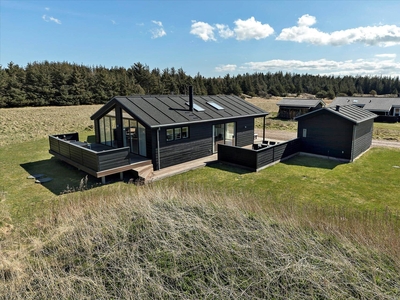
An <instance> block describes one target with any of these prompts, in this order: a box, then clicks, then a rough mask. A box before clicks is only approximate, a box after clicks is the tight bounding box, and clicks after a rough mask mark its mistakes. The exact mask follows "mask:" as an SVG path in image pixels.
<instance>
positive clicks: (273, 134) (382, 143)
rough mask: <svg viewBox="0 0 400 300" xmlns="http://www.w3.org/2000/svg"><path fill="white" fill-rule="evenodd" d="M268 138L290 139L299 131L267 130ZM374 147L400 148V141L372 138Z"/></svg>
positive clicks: (259, 135)
mask: <svg viewBox="0 0 400 300" xmlns="http://www.w3.org/2000/svg"><path fill="white" fill-rule="evenodd" d="M256 133H257V134H258V137H259V138H262V136H263V131H262V129H256ZM265 137H266V139H271V140H278V141H288V140H292V139H295V138H296V137H297V132H295V131H286V130H270V129H268V130H265ZM372 147H392V148H400V142H395V141H388V140H372Z"/></svg>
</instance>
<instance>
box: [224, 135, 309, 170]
mask: <svg viewBox="0 0 400 300" xmlns="http://www.w3.org/2000/svg"><path fill="white" fill-rule="evenodd" d="M300 150H301V143H300V139H294V140H291V141H287V142H284V143H281V144H278V145H274V146H270V147H266V148H261V149H259V150H253V149H248V148H239V147H231V146H228V145H219V146H218V160H220V161H224V162H228V163H232V164H236V165H240V166H243V167H246V168H248V169H250V170H252V171H257V170H259V169H261V168H263V167H265V166H267V165H269V164H272V163H274V162H277V161H281V160H282V159H285V158H287V157H289V156H291V155H294V154H297V153H298V152H300Z"/></svg>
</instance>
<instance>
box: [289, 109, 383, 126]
mask: <svg viewBox="0 0 400 300" xmlns="http://www.w3.org/2000/svg"><path fill="white" fill-rule="evenodd" d="M322 111H327V112H329V113H333V114H335V115H338V116H340V117H342V118H344V119H346V120H349V121H351V122H353V123H356V124H358V123H362V122H364V121H367V120H371V119H375V118H376V117H377V115H376V114H374V113H372V112H370V111H368V110H365V109H362V108H359V107H358V106H355V105H344V106H335V107H332V106H330V107H323V108H320V109H317V110H314V111H312V112H309V113H306V114H304V115H301V116H298V117H296V118H295V120H298V119H301V118H307V117H309V116H311V115H314V114H318V113H321V112H322Z"/></svg>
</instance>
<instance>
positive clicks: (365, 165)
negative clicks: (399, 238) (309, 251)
mask: <svg viewBox="0 0 400 300" xmlns="http://www.w3.org/2000/svg"><path fill="white" fill-rule="evenodd" d="M396 166H400V150H396V149H390V150H389V149H384V148H373V149H371V150H370V151H369V152H367V153H366V154H364V155H363V156H362V157H361V158H360V159H358V160H356V161H355V162H353V163H350V164H343V163H340V162H337V161H333V160H326V159H321V158H314V157H308V156H296V157H294V158H291V159H289V160H287V161H284V162H282V163H279V164H276V165H274V166H272V167H269V168H267V169H264V170H262V171H260V172H258V173H251V172H246V171H244V170H242V169H239V168H234V167H231V166H227V165H223V164H219V163H218V164H215V165H212V166H210V167H206V168H202V169H200V170H196V171H193V172H189V173H186V174H182V175H178V176H175V177H173V178H169V179H167V181H169V182H170V183H171V184H174V183H175V184H176V182H177V181H181V182H190V183H193V184H195V185H201V186H204V188H205V189H211V190H217V191H220V192H222V193H234V194H238V193H243V194H252V195H254V196H255V197H256V198H258V199H260V202H261V203H262V202H263V201H288V200H289V201H296V202H301V203H307V202H313V203H320V204H321V205H335V206H345V207H352V208H357V209H361V210H379V211H384V210H386V209H390V210H391V211H393V212H397V213H398V212H400V197H399V192H398V190H399V184H400V169H399V168H396Z"/></svg>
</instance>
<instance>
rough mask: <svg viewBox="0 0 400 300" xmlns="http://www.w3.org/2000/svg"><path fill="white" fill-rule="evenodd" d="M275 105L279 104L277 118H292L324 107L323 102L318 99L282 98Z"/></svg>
mask: <svg viewBox="0 0 400 300" xmlns="http://www.w3.org/2000/svg"><path fill="white" fill-rule="evenodd" d="M276 105H278V106H279V112H278V118H281V119H294V118H295V117H297V116H301V115H304V114H306V113H308V112H310V111H313V110H316V109H319V108H321V107H324V106H325V103H324V101H322V100H320V99H289V98H283V99H282V100H281V101H279V102H278V103H277V104H276Z"/></svg>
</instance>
